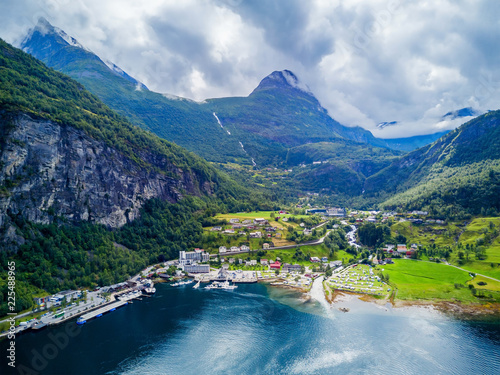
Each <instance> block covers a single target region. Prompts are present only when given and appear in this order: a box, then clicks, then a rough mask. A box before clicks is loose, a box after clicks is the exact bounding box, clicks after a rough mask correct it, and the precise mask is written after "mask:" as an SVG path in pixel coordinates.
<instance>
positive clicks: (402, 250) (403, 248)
mask: <svg viewBox="0 0 500 375" xmlns="http://www.w3.org/2000/svg"><path fill="white" fill-rule="evenodd" d="M407 251H408V249H407V247H406V245H405V244H398V253H401V254H403V253H406V252H407Z"/></svg>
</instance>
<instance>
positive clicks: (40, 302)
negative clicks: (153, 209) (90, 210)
mask: <svg viewBox="0 0 500 375" xmlns="http://www.w3.org/2000/svg"><path fill="white" fill-rule="evenodd" d="M299 208H301V207H299ZM427 215H428V213H427V212H423V211H412V212H408V213H406V214H401V213H395V212H383V213H382V212H377V211H369V212H362V211H350V212H348V211H347V210H345V209H342V208H307V209H304V210H302V212H301V213H299V214H297V213H294V214H292V213H289V212H287V211H285V210H280V211H276V212H257V213H240V214H224V215H222V214H221V215H219V216H218V218H217V219H218V220H219V224H217V225H212V226H210V227H207V228H204V231H205V232H206V233H209V234H210V233H217V237H216V241H215V243H217V242H218V246H213V245H212V246H210V247H209V248H208V249H207V250H205V249H202V248H195V249H192V250H191V251H188V249H186V250H182V251H179V256H178V259H174V260H169V261H166V262H162V263H159V264H156V265H153V266H150V267H148V268H146V269H144V270H143V271H141V272H140V273H139V274H137V275H135V276H133V277H131V278H130V279H129V280H127V281H124V282H121V283H117V284H114V285H109V286H102V287H96V288H95V290H85V291H81V290H68V291H63V292H59V293H57V294H55V295H51V296H46V297H37V298H35V303H36V305H37V307H36V308H34V309H33V310H32V311H31V312H25V313H24V314H22V315H21V316H20V318H21V319H20V325H19V326H18V327H17V331H18V332H22V331H24V330H27V329H30V328H32V329H34V330H38V329H40V328H43V327H44V326H46V325H52V324H59V323H61V322H64V321H66V320H68V319H71V318H75V317H77V316H83V318H82V317H80V319H79V322H82V321H83V322H85V321H86V320H85V318H89V319H91V318H95V317H99V316H100V315H102V313H103V312H109V311H113V310H114V309H115V308H117V307H121V306H123V305H125V304H127V303H129V302H131V301H132V300H133V299H141V298H142V297H147V296H151V295H154V293H155V288H154V283H161V282H172V283H171V284H170V285H172V286H173V287H175V286H181V285H185V284H189V283H193V282H194V285H193V288H202V289H236V288H237V285H238V284H250V283H257V282H264V283H268V284H269V285H271V286H278V287H286V288H294V289H297V290H298V291H301V292H308V291H310V289H311V287H312V284H313V283H314V280H315V279H317V278H318V277H319V276H322V277H323V285H324V286H325V293H327V294H328V293H329V291H340V292H344V293H346V292H347V293H357V294H367V295H372V296H376V297H377V298H389V297H390V296H391V293H393V289H394V286H391V284H390V283H389V281H388V275H384V272H386V270H385V268H383V267H388V266H390V265H393V264H394V260H396V259H415V257H416V254H417V253H418V252H419V250H420V246H421V245H420V244H417V243H411V244H407V243H397V244H396V243H393V244H391V243H387V244H385V245H383V246H379V247H377V248H367V247H366V246H363V245H362V244H360V243H359V242H358V238H357V237H358V236H357V234H356V232H357V230H358V228H359V227H360V226H362V225H365V224H366V223H375V222H382V223H383V222H386V221H388V220H391V222H393V223H399V224H404V223H411V225H420V226H422V225H424V226H425V225H426V224H429V225H431V224H432V225H444V223H440V222H438V221H439V220H433V219H428V220H424V219H423V218H424V217H425V216H427ZM342 228H343V231H342ZM337 230H341V233H342V234H343V235H344V236H345V238H346V241H347V243H348V245H349V246H350V248H351V250H349V249H346V250H336V251H335V252H331V251H328V248H327V246H325V243H324V242H325V239H326V238H327V237H328V236H329V235H330V234H331V233H332V232H335V231H337ZM291 234H292V235H296V236H297V237H296V238H294V239H295V241H292V240H291V238H290V237H291ZM299 241H300V242H299ZM222 243H224V244H222ZM429 260H430V261H433V260H434V259H433V258H429ZM434 261H437V262H438V263H443V264H445V265H448V264H449V263H448V261H447V260H446V259H435V260H434ZM385 277H386V278H387V279H384V278H385ZM186 278H187V280H188V281H182V279H186ZM101 310H102V311H101ZM82 314H83V315H82ZM82 319H83V320H82ZM0 323H1V322H0Z"/></svg>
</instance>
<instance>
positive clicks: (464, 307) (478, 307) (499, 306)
mask: <svg viewBox="0 0 500 375" xmlns="http://www.w3.org/2000/svg"><path fill="white" fill-rule="evenodd" d="M325 297H326V298H327V301H328V302H329V303H330V304H331V305H334V304H338V303H341V302H344V301H345V300H346V299H350V298H356V299H358V300H360V301H363V302H367V303H372V304H375V305H378V306H386V305H387V304H390V306H391V307H392V308H393V309H404V308H407V307H422V308H431V309H434V310H436V311H439V312H441V313H443V314H445V315H447V316H450V317H453V318H457V319H461V320H491V319H495V320H499V319H500V303H498V302H491V303H486V304H479V303H464V302H460V301H446V300H397V301H391V300H390V299H389V298H383V299H379V298H375V297H373V296H371V295H369V294H363V295H361V294H359V293H351V292H346V291H338V290H335V291H333V298H330V299H329V298H328V297H327V296H326V295H325ZM342 300H343V301H342Z"/></svg>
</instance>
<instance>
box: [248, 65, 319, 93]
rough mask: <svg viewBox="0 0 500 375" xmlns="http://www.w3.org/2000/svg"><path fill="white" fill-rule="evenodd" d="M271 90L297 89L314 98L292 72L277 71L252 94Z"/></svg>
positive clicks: (265, 79) (261, 82)
mask: <svg viewBox="0 0 500 375" xmlns="http://www.w3.org/2000/svg"><path fill="white" fill-rule="evenodd" d="M269 89H295V90H300V91H302V92H305V93H306V94H309V95H311V96H314V95H313V94H312V92H311V90H310V89H309V87H308V86H307V85H306V84H305V83H303V82H301V81H300V80H299V78H297V76H296V75H295V74H294V73H293V72H292V71H290V70H276V71H274V72H272V73H271V74H269V75H268V76H267V77H265V78H264V79H263V80H262V81H260V83H259V86H257V88H256V89H255V90H254V91H253V92H252V94H253V93H255V92H258V91H263V90H269Z"/></svg>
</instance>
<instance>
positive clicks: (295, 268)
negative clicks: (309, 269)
mask: <svg viewBox="0 0 500 375" xmlns="http://www.w3.org/2000/svg"><path fill="white" fill-rule="evenodd" d="M283 271H284V272H300V271H301V266H300V264H288V263H285V264H283Z"/></svg>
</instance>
